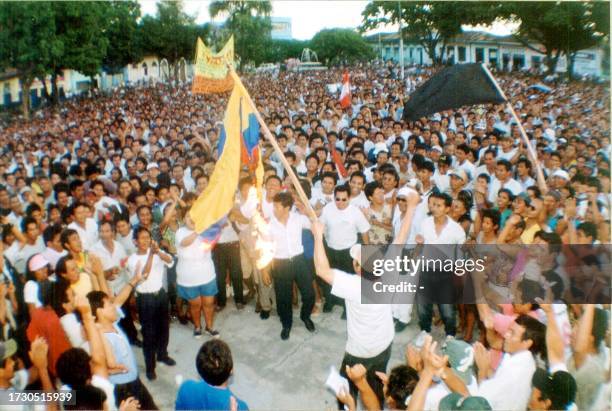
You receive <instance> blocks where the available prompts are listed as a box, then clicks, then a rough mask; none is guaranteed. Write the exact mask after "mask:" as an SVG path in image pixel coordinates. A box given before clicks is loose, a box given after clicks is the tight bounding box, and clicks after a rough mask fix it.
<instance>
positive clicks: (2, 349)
mask: <svg viewBox="0 0 612 411" xmlns="http://www.w3.org/2000/svg"><path fill="white" fill-rule="evenodd" d="M16 352H17V342H16V341H15V340H13V339H12V338H11V339H9V340H6V341H1V342H0V360H2V361H4V360H6V359H7V358H10V357H12V356H13V355H15V353H16Z"/></svg>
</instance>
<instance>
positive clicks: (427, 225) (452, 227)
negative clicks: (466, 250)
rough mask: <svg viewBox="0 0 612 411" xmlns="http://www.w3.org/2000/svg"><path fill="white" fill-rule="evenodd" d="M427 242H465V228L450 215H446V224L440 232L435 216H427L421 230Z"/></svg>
mask: <svg viewBox="0 0 612 411" xmlns="http://www.w3.org/2000/svg"><path fill="white" fill-rule="evenodd" d="M419 233H420V234H421V235H422V236H423V239H424V242H425V244H463V243H465V239H466V236H465V230H463V227H461V226H460V225H459V224H458V223H456V222H455V221H453V220H452V219H451V218H450V217H448V216H447V217H446V225H445V226H444V228H443V229H442V231H441V232H440V234H438V233H437V232H436V224H435V222H434V218H433V216H431V217H427V218H426V219H425V220H424V221H423V224H421V227H420V232H419Z"/></svg>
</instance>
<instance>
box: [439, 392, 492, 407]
mask: <svg viewBox="0 0 612 411" xmlns="http://www.w3.org/2000/svg"><path fill="white" fill-rule="evenodd" d="M438 409H439V410H440V411H451V410H462V411H472V410H473V411H480V410H482V411H485V410H492V409H493V408H491V405H490V404H489V402H488V401H487V400H486V399H485V398H483V397H472V396H470V397H465V398H463V397H462V396H461V394H457V393H456V392H454V393H452V394H448V395H447V396H446V397H444V398H442V400H441V401H440V405H439V406H438Z"/></svg>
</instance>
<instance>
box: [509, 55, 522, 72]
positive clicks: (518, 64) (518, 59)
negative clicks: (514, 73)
mask: <svg viewBox="0 0 612 411" xmlns="http://www.w3.org/2000/svg"><path fill="white" fill-rule="evenodd" d="M512 67H513V68H515V69H522V68H523V67H525V55H524V54H515V55H513V56H512Z"/></svg>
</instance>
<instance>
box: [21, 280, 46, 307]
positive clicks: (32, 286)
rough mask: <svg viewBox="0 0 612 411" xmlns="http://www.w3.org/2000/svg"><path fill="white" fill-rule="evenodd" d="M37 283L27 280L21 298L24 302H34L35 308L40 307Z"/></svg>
mask: <svg viewBox="0 0 612 411" xmlns="http://www.w3.org/2000/svg"><path fill="white" fill-rule="evenodd" d="M38 290H39V287H38V283H37V282H36V281H32V280H30V281H28V282H27V283H25V286H24V287H23V300H24V301H25V303H26V304H34V306H35V307H36V308H39V307H42V303H41V302H40V299H39V298H38Z"/></svg>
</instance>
